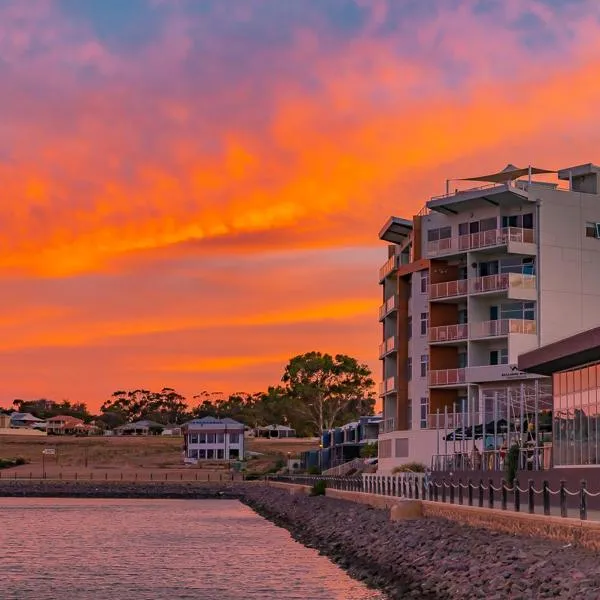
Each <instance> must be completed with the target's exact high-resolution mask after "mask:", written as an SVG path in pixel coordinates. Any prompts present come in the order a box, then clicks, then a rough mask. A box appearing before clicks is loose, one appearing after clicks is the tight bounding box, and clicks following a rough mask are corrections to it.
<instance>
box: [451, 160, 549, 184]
mask: <svg viewBox="0 0 600 600" xmlns="http://www.w3.org/2000/svg"><path fill="white" fill-rule="evenodd" d="M530 173H531V175H542V174H544V173H556V171H552V170H549V169H540V168H539V167H525V168H524V169H521V168H519V167H515V165H513V164H508V165H506V167H504V169H502V171H498V172H497V173H491V174H490V175H479V176H478V177H465V178H463V179H459V180H458V181H486V182H490V183H506V182H507V181H514V180H515V179H518V178H519V177H527V176H529V174H530Z"/></svg>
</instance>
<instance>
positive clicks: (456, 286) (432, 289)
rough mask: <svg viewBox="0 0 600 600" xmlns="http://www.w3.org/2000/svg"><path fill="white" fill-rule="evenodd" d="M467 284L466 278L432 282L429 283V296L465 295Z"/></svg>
mask: <svg viewBox="0 0 600 600" xmlns="http://www.w3.org/2000/svg"><path fill="white" fill-rule="evenodd" d="M467 291H468V284H467V280H466V279H458V280H455V281H444V282H442V283H432V284H430V285H429V298H430V299H431V300H435V299H436V298H454V297H455V296H466V294H467Z"/></svg>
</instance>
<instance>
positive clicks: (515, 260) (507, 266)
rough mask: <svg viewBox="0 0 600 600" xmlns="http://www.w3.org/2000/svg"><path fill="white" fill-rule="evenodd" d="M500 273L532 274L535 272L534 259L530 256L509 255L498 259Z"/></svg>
mask: <svg viewBox="0 0 600 600" xmlns="http://www.w3.org/2000/svg"><path fill="white" fill-rule="evenodd" d="M500 273H522V274H526V275H533V274H534V273H535V263H534V259H533V258H531V257H526V258H522V257H517V256H514V257H512V256H511V257H509V258H503V259H502V260H501V261H500Z"/></svg>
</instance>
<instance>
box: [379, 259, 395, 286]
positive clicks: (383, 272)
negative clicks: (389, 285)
mask: <svg viewBox="0 0 600 600" xmlns="http://www.w3.org/2000/svg"><path fill="white" fill-rule="evenodd" d="M399 265H400V255H399V254H394V255H393V256H390V257H389V258H388V259H387V260H386V261H385V262H384V263H383V266H382V267H381V268H380V269H379V281H383V280H384V279H385V278H386V277H387V276H388V275H390V274H391V273H393V272H394V271H397V270H398V267H399Z"/></svg>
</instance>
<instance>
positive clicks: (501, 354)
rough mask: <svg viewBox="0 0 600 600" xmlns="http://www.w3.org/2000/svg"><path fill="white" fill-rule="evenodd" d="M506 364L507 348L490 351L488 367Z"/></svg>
mask: <svg viewBox="0 0 600 600" xmlns="http://www.w3.org/2000/svg"><path fill="white" fill-rule="evenodd" d="M507 364H508V348H501V349H500V350H491V351H490V365H507Z"/></svg>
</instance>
